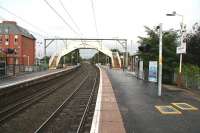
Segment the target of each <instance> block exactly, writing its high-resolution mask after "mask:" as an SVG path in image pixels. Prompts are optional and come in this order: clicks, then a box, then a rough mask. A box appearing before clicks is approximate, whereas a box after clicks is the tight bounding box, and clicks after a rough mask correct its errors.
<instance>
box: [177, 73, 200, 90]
mask: <svg viewBox="0 0 200 133" xmlns="http://www.w3.org/2000/svg"><path fill="white" fill-rule="evenodd" d="M176 79H177V74H175V75H174V82H176ZM183 87H184V88H187V89H199V90H200V73H194V74H190V75H186V74H184V75H183Z"/></svg>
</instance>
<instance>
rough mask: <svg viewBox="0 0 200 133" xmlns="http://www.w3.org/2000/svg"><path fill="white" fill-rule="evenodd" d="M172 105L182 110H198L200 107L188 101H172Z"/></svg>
mask: <svg viewBox="0 0 200 133" xmlns="http://www.w3.org/2000/svg"><path fill="white" fill-rule="evenodd" d="M172 105H174V106H176V107H177V108H179V109H182V110H198V108H196V107H194V106H192V105H190V104H188V103H172Z"/></svg>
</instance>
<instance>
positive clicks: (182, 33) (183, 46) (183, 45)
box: [166, 11, 186, 87]
mask: <svg viewBox="0 0 200 133" xmlns="http://www.w3.org/2000/svg"><path fill="white" fill-rule="evenodd" d="M166 15H167V16H180V17H181V44H180V47H177V53H179V54H180V62H179V74H178V80H177V85H178V87H181V82H182V54H183V53H186V44H184V42H183V40H184V32H185V26H184V23H183V21H184V17H183V15H181V14H177V13H176V12H175V11H173V12H172V13H169V14H166ZM178 48H180V49H182V50H181V51H178Z"/></svg>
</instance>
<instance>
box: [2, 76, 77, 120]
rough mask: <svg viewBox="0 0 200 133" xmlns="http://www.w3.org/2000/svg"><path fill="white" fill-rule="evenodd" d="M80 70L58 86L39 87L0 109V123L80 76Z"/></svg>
mask: <svg viewBox="0 0 200 133" xmlns="http://www.w3.org/2000/svg"><path fill="white" fill-rule="evenodd" d="M80 74H81V73H80V72H79V73H78V74H74V75H72V76H71V77H70V78H68V79H67V80H65V81H64V82H61V83H60V84H59V85H58V86H56V87H52V88H49V89H45V88H46V86H43V87H41V88H40V89H39V90H38V91H37V92H36V93H33V94H30V95H29V96H28V97H26V98H23V99H21V100H19V101H17V102H15V103H13V104H11V105H9V106H7V107H5V108H3V109H1V110H0V123H2V122H4V121H6V120H7V119H8V118H10V117H12V116H14V115H16V114H17V113H18V112H20V111H22V110H24V109H26V108H27V107H29V106H31V105H32V104H34V103H35V102H37V101H39V100H41V99H42V98H45V97H46V96H48V95H50V94H51V93H53V92H54V91H56V90H57V89H59V88H61V87H62V86H64V85H66V84H68V83H69V82H70V81H71V80H73V79H74V78H75V77H76V76H80Z"/></svg>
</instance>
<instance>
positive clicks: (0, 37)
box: [0, 35, 2, 45]
mask: <svg viewBox="0 0 200 133" xmlns="http://www.w3.org/2000/svg"><path fill="white" fill-rule="evenodd" d="M1 44H2V35H0V45H1Z"/></svg>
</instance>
